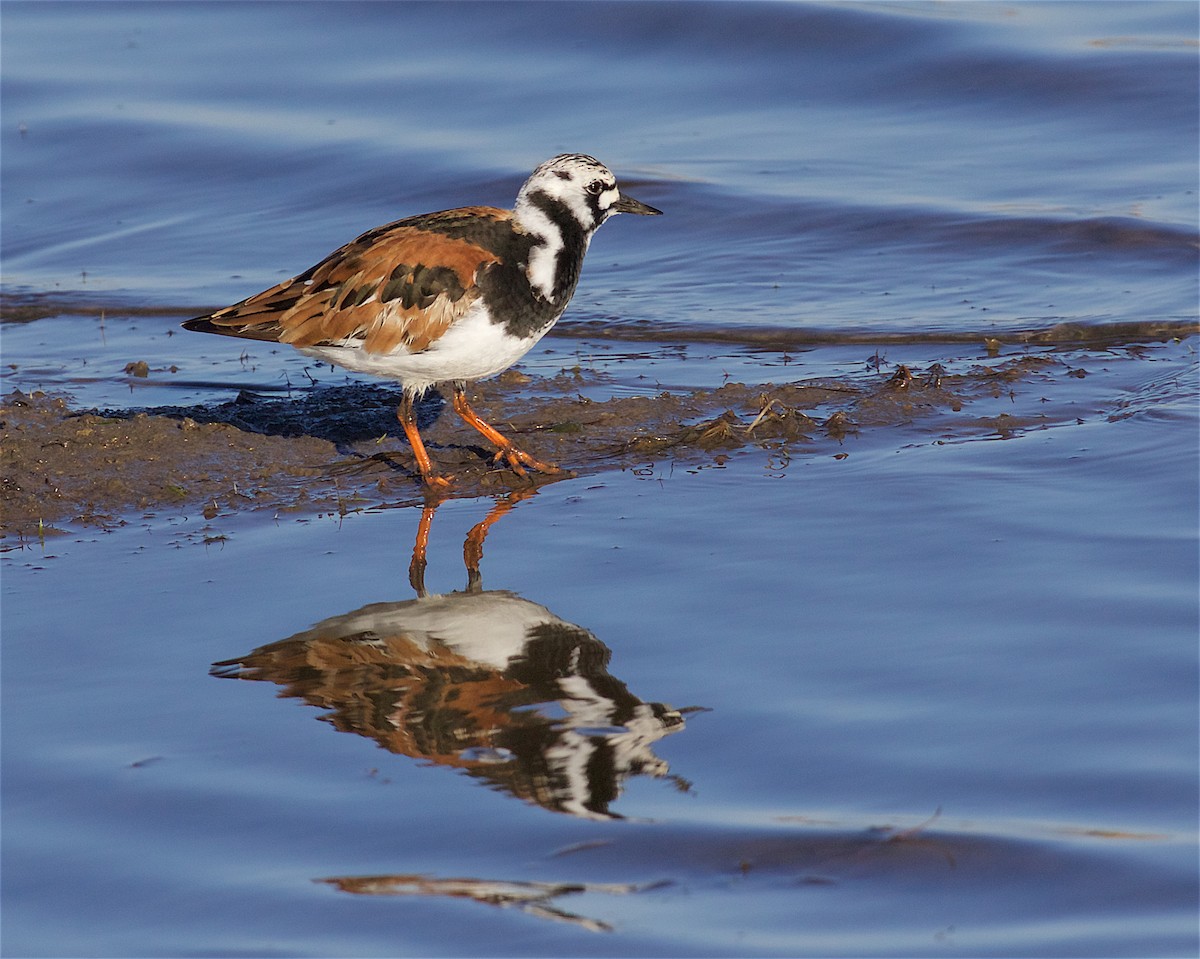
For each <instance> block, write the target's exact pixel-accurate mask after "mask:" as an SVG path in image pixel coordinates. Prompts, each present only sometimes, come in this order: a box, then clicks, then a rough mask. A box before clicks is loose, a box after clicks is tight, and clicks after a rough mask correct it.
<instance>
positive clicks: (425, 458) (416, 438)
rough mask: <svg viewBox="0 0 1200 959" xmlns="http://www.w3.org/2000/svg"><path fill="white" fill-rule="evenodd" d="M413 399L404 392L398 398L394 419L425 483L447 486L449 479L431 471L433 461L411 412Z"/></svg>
mask: <svg viewBox="0 0 1200 959" xmlns="http://www.w3.org/2000/svg"><path fill="white" fill-rule="evenodd" d="M414 399H415V398H414V397H413V396H412V394H410V393H408V392H405V394H404V398H403V399H402V400H400V406H399V408H397V410H396V419H398V420H399V421H400V425H401V427H403V429H404V435H405V436H407V437H408V445H409V446H411V447H412V451H413V456H414V457H416V460H417V469H419V470H420V471H421V478H422V479H423V480H424V481H425V485H426V486H434V487H437V486H449V485H450V480H448V479H446V477H444V476H438V475H437V474H436V473H434V471H433V461H432V460H431V459H430V458H429V453H427V452H426V451H425V443H424V441H423V440H422V439H421V431H420V430H419V429H417V417H416V414H415V413H414V412H413V401H414Z"/></svg>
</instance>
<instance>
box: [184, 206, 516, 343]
mask: <svg viewBox="0 0 1200 959" xmlns="http://www.w3.org/2000/svg"><path fill="white" fill-rule="evenodd" d="M511 217H512V214H511V213H509V212H507V211H505V210H498V209H495V208H493V207H466V208H463V209H460V210H447V211H445V212H443V213H430V214H426V215H424V216H417V217H412V218H410V219H407V220H400V221H398V222H396V223H391V224H388V225H387V226H382V227H378V228H377V229H374V230H371V231H369V232H368V233H364V234H363V235H362V236H360V237H359V238H358V239H356V240H354V241H352V242H350V243H347V244H346V245H345V246H343V247H341V248H340V249H338V250H335V251H334V252H333V253H331V254H330V255H329V256H327V257H326V258H325V259H324V260H322V261H321V262H320V263H318V264H317V265H316V266H314V267H312V268H311V269H309V270H307V271H305V272H304V273H301V274H300V275H299V276H295V277H292V279H290V280H285V281H284V282H282V283H280V284H278V285H277V286H273V287H271V289H269V290H264V291H263V292H262V293H257V294H255V295H254V296H252V297H250V298H249V299H246V300H242V302H240V303H235V304H234V305H233V306H229V307H226V308H225V309H223V310H218V311H217V312H216V313H213V314H212V315H210V316H203V317H197V318H196V319H194V320H189V321H188V322H187V323H185V324H184V326H185V327H186V328H187V329H190V330H198V331H201V332H206V333H225V334H228V335H231V336H241V337H247V338H250V339H260V340H273V341H278V342H281V343H290V344H292V345H293V346H299V347H304V346H319V345H326V344H340V343H343V342H345V341H346V340H360V341H361V346H362V348H363V349H365V350H366V351H367V352H369V353H387V352H391V351H392V350H395V349H397V348H398V347H403V348H404V349H406V350H408V351H410V352H417V351H419V350H423V349H425V348H426V347H428V346H429V344H430V343H432V342H433V341H434V340H436V339H437V338H438V337H440V336H441V335H442V334H443V333H445V332H446V330H447V329H448V328H449V327H450V325H451V324H452V323H454V321H455V320H457V319H459V318H460V317H462V316H463V314H464V313H466V312H467V310H468V309H470V307H471V306H472V304H474V303H475V302H476V300H478V299H479V296H480V292H479V288H478V286H477V280H478V275H479V272H480V271H481V270H482V269H484V268H485V267H487V266H489V265H490V264H492V263H495V262H497V261H498V260H499V257H498V256H497V255H496V253H494V252H493V251H491V250H489V249H487V248H485V247H484V246H481V245H480V244H479V243H478V242H475V241H474V240H472V239H470V238H469V236H470V234H471V233H477V234H482V232H483V231H481V230H472V229H471V224H472V223H476V224H478V223H480V222H481V221H482V222H483V223H491V224H498V223H499V221H508V220H510V219H511ZM479 238H480V239H481V240H482V239H483V237H482V235H480V237H479Z"/></svg>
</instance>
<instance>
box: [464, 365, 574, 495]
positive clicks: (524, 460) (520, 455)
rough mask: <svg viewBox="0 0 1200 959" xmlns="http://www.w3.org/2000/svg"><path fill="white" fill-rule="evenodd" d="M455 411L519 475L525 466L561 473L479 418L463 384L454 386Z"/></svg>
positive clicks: (539, 470) (541, 470) (540, 470)
mask: <svg viewBox="0 0 1200 959" xmlns="http://www.w3.org/2000/svg"><path fill="white" fill-rule="evenodd" d="M454 412H456V413H457V414H458V415H459V416H461V417H462V418H463V422H464V423H466V424H467V425H468V426H471V427H474V428H475V429H477V430H478V431H479V432H480V433H481V434H482V435H483V437H484V438H485V439H486V440H487V441H488V442H489V443H491V444H492V445H493V446H495V447H496V449H497V451H498V452H497V453H496V459H497V460H499V459H501V458H503V459H504V461H505V462H507V463H508V466H509V469H511V470H512V471H513V472H514V473H516V474H517V475H518V476H524V475H525V469H524V467H526V466H528V467H529V468H530V469H535V470H537V471H538V472H539V473H561V472H562V470H561V469H559V468H558V467H557V466H553V465H551V464H550V463H543V462H541V461H540V460H536V459H534V458H533V457H532V456H530V455H529V454H528V453H526V452H525V451H524V450H519V449H517V448H516V447H515V446H514V445H513V442H512V440H510V439H509V438H508V437H507V436H505V435H504V434H503V433H501V432H500V431H499V430H498V429H496V428H495V427H494V426H489V425H488V424H487V423H485V422H484V421H483V420H481V419H480V418H479V414H478V413H476V412H475V411H474V410H473V409H471V405H470V404H469V403H468V402H467V394H466V391H465V390H463V388H462V387H461V386H456V387H455V388H454Z"/></svg>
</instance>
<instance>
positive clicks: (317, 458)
mask: <svg viewBox="0 0 1200 959" xmlns="http://www.w3.org/2000/svg"><path fill="white" fill-rule="evenodd" d="M1067 370H1068V367H1067V366H1066V365H1065V364H1064V363H1063V361H1062V360H1060V359H1057V358H1055V357H1054V356H1053V355H1048V354H1039V355H1026V356H1019V357H1015V358H1009V359H1006V360H1002V361H997V362H995V363H985V364H980V365H978V366H975V367H973V368H971V369H969V370H967V371H966V372H963V373H957V374H950V373H948V372H947V371H946V370H945V369H944V368H943V367H941V365H940V364H934V366H932V367H930V368H929V369H921V370H918V369H908V368H905V367H900V368H899V369H898V370H897V371H896V372H894V373H892V374H891V375H890V376H889V374H888V373H887V372H880V371H877V370H872V371H868V372H867V373H865V374H861V375H855V376H848V377H845V378H840V379H836V380H834V379H824V380H807V381H800V382H794V383H789V384H782V385H773V384H757V385H746V384H742V383H727V384H725V385H723V386H721V387H719V388H717V389H713V390H694V391H691V392H662V393H659V394H658V395H653V396H618V397H614V398H612V399H608V400H603V401H600V400H592V399H588V398H586V397H584V396H582V395H580V392H579V391H580V389H582V388H583V386H584V385H585V384H586V377H587V376H588V375H590V374H587V373H585V372H576V373H575V374H574V375H569V374H562V375H559V376H556V377H548V378H535V377H529V376H527V375H525V374H523V373H518V372H513V371H510V372H509V373H508V374H505V375H503V376H501V377H499V378H497V379H496V380H493V381H491V382H489V383H486V384H484V385H483V386H482V387H480V388H478V389H477V390H476V391H475V393H476V396H475V397H474V398H473V402H474V403H475V404H476V409H477V410H478V411H479V412H480V414H481V415H482V416H483V418H484V419H486V420H488V421H489V422H491V423H494V424H495V425H496V426H497V427H499V428H500V429H501V430H502V431H504V432H506V433H508V434H509V435H511V436H512V437H513V438H514V439H515V440H516V442H517V443H518V445H520V446H521V447H523V448H524V449H526V450H527V451H528V452H530V453H531V454H533V455H534V456H535V457H537V458H538V459H541V460H544V461H548V462H552V463H557V464H559V465H560V466H562V467H564V468H565V469H567V470H569V471H570V473H569V474H568V475H579V474H589V473H599V472H603V471H607V470H623V469H634V470H638V471H641V472H643V473H646V472H652V471H654V470H655V469H658V468H661V467H664V466H666V467H672V466H676V465H683V466H685V467H694V468H700V467H703V466H705V465H714V464H715V465H720V464H722V463H724V462H725V461H727V460H728V458H729V457H730V456H732V455H735V454H736V455H742V454H745V453H746V452H748V451H753V450H756V449H757V450H760V451H765V452H766V453H767V456H768V458H769V459H770V460H771V462H773V463H778V462H780V461H782V462H790V461H791V460H792V459H793V458H794V457H795V456H797V455H821V454H824V455H828V456H836V457H837V458H839V459H842V458H844V457H845V456H846V455H847V451H846V447H845V444H846V443H847V440H848V439H849V438H851V437H857V438H858V440H859V441H861V439H862V435H863V433H864V431H878V430H881V429H889V428H891V429H896V428H900V427H912V426H914V425H915V424H922V425H921V429H922V430H924V431H925V433H926V434H928V433H931V432H935V431H936V435H937V436H941V437H944V438H949V439H958V438H968V437H972V436H992V437H995V436H1007V435H1012V434H1013V433H1015V432H1018V431H1020V430H1023V429H1028V428H1031V427H1037V426H1039V425H1043V424H1045V423H1046V422H1048V420H1047V414H1044V413H1039V415H1037V416H1024V417H1022V416H1017V415H1016V414H1013V415H1007V416H996V415H992V414H990V413H989V415H976V416H968V415H965V413H964V410H965V408H966V407H967V406H969V405H971V404H973V403H975V402H977V401H979V400H987V399H989V398H990V399H995V398H997V397H1003V396H1005V395H1009V394H1012V393H1013V391H1014V390H1015V388H1016V387H1017V386H1019V385H1020V384H1022V383H1024V382H1027V381H1029V380H1030V379H1033V378H1039V377H1041V378H1044V377H1045V376H1046V375H1049V374H1053V375H1055V376H1057V374H1059V373H1062V374H1064V375H1065V374H1066V372H1067ZM399 398H400V394H399V392H398V391H397V390H393V389H388V388H386V387H383V386H375V385H364V386H343V387H332V388H323V389H322V388H318V389H313V390H311V391H309V392H307V393H305V394H303V395H301V396H298V397H294V398H265V397H262V396H259V395H257V394H254V393H248V392H243V393H241V394H239V395H238V396H236V397H235V398H234V399H232V400H230V401H228V402H225V403H221V404H216V405H207V406H190V407H158V408H155V409H146V410H139V411H97V410H92V411H80V410H73V409H71V408H70V407H69V406H68V404H67V401H66V400H65V399H63V398H62V397H55V396H49V395H45V394H40V393H35V394H32V395H27V394H23V393H20V392H14V393H11V394H9V395H8V396H6V397H4V398H3V400H2V401H0V428H2V431H3V448H2V449H0V504H2V506H3V517H2V526H0V531H2V532H3V533H4V534H5V535H12V534H14V533H15V534H19V535H21V536H25V537H28V536H34V535H44V533H45V532H46V531H47V529H48V527H50V525H51V524H55V523H63V522H81V523H87V524H97V525H106V524H112V523H117V522H120V521H121V517H122V516H123V515H127V514H128V513H130V512H132V511H154V510H161V509H172V510H176V511H183V510H187V509H192V508H197V509H200V510H202V511H203V512H204V515H206V516H209V517H212V516H216V515H218V514H219V513H222V512H227V511H233V510H241V509H245V508H247V507H253V508H258V509H271V510H275V511H281V510H311V511H338V512H342V513H344V512H347V511H350V510H356V509H362V508H366V507H371V506H376V505H380V504H387V505H407V504H410V503H416V502H420V501H421V499H422V490H421V487H420V485H419V483H418V481H417V478H416V474H415V471H414V468H413V462H412V457H411V454H410V451H409V449H408V447H407V445H406V444H405V443H404V441H403V439H402V438H401V437H402V434H401V433H400V430H399V428H398V424H397V421H396V418H395V409H396V404H397V403H398V402H399ZM445 407H446V404H445V402H444V401H443V399H442V398H441V397H440V396H438V395H436V394H431V395H429V396H428V397H426V398H425V400H424V401H423V402H422V403H421V404H420V407H419V411H418V413H419V420H420V423H421V427H422V432H423V433H424V435H425V437H426V442H427V443H428V445H429V448H430V450H431V453H432V455H433V457H434V459H435V462H436V464H437V466H438V468H439V469H440V470H441V471H443V472H445V473H448V474H450V475H452V476H453V477H454V480H455V485H454V487H453V490H452V493H451V495H458V496H478V495H483V494H487V493H494V492H497V491H499V492H503V491H506V490H509V489H515V488H520V487H522V486H528V485H529V484H530V482H531V481H530V480H527V479H522V478H520V477H518V476H516V475H514V474H513V473H512V472H510V471H508V470H505V469H499V468H496V467H495V466H494V464H493V461H492V451H491V450H488V449H485V448H483V445H482V440H481V439H480V437H479V436H478V434H476V433H475V432H474V431H473V430H471V429H469V428H468V427H466V426H465V425H463V424H462V423H461V422H459V421H458V419H457V417H455V416H454V415H453V414H452V413H450V412H449V411H448V410H446V409H445ZM981 412H982V411H981ZM443 413H446V415H443ZM960 413H963V415H956V414H960ZM556 478H558V477H549V478H547V477H537V478H536V479H535V480H534V482H550V481H553V480H554V479H556Z"/></svg>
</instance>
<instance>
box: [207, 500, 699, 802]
mask: <svg viewBox="0 0 1200 959" xmlns="http://www.w3.org/2000/svg"><path fill="white" fill-rule="evenodd" d="M528 495H532V494H531V493H522V494H516V495H513V496H509V497H506V498H504V499H501V500H499V501H498V502H497V503H496V504H495V506H494V507H493V508H492V510H491V512H489V513H488V515H487V517H486V518H485V519H484V520H483V521H482V522H480V523H478V524H477V525H476V526H475V527H474V528H473V529H472V530H471V531H470V533H468V535H467V538H466V542H465V543H464V546H463V555H464V559H465V562H466V566H467V576H468V579H467V587H466V589H465V590H464V591H462V592H454V593H450V594H446V595H436V594H429V593H428V592H427V591H426V589H425V584H424V573H425V563H426V560H425V554H426V548H427V546H428V542H429V535H430V529H431V526H432V521H433V516H434V512H435V511H436V508H437V504H436V503H431V504H430V505H428V506H426V507H425V509H424V511H423V513H422V516H421V521H420V524H419V526H418V531H417V538H416V544H415V546H414V549H413V558H412V564H411V566H410V568H409V579H410V582H411V584H412V586H413V588H414V590H415V591H416V593H417V598H416V599H409V600H405V601H402V602H392V603H373V604H371V605H369V606H364V607H362V608H361V609H357V610H354V611H353V612H349V613H344V614H342V615H340V616H332V617H330V618H329V619H326V620H324V621H323V622H321V623H318V624H317V625H316V626H314V627H312V628H311V629H308V630H305V631H304V632H302V633H298V634H296V635H295V636H292V637H290V638H288V639H284V640H280V641H279V642H275V643H271V644H270V645H267V646H261V647H259V648H258V649H256V650H254V651H253V652H251V653H248V654H246V655H245V656H242V657H239V658H237V659H231V660H227V661H224V662H220V663H215V664H214V665H213V667H212V670H211V672H212V674H213V675H214V676H219V677H225V678H234V679H257V680H268V681H270V682H273V683H276V684H278V685H279V686H281V687H283V692H282V693H281V695H282V696H287V697H297V698H300V699H303V700H304V701H305V702H306V703H308V704H310V705H313V706H317V707H320V708H321V709H324V710H328V712H327V714H326V715H324V716H322V717H321V718H322V719H324V720H326V721H328V722H330V723H332V724H333V725H334V726H335V727H336V728H337V729H339V730H342V731H343V732H354V733H358V734H359V735H361V736H367V737H369V738H371V739H373V740H375V741H376V742H377V743H378V744H379V745H380V746H382V747H383V748H384V749H387V750H388V751H390V752H393V753H399V754H402V755H405V756H411V757H414V758H419V759H422V760H426V761H429V762H432V763H436V764H437V765H440V766H451V767H455V768H457V769H461V770H462V771H464V772H465V773H467V774H468V775H470V776H473V777H476V778H478V779H480V780H482V781H484V782H485V783H487V784H489V785H491V786H492V787H494V788H497V789H500V790H502V791H505V792H508V793H511V794H512V795H514V796H518V797H520V798H521V799H524V800H527V801H529V802H533V803H537V804H538V805H540V806H543V807H545V808H546V809H550V810H553V811H555V812H565V813H569V814H571V815H575V816H582V817H587V818H598V819H608V818H619V817H618V816H617V814H616V813H614V812H612V811H610V808H609V807H610V805H611V804H612V803H613V802H614V800H616V799H617V797H618V796H619V794H620V792H621V789H622V787H623V785H624V783H625V781H626V780H628V779H629V778H630V777H632V776H637V775H649V776H654V777H656V778H670V779H671V780H672V781H673V782H675V784H676V785H677V786H680V788H686V783H684V782H682V781H681V780H679V779H677V778H676V777H671V776H669V774H668V767H667V764H666V762H664V761H663V760H661V759H659V758H658V757H657V756H655V755H654V753H653V751H652V746H653V744H654V743H655V742H656V741H657V740H659V739H661V738H662V737H663V736H666V735H667V734H669V733H673V732H678V731H679V730H681V729H682V728H683V726H684V718H683V714H682V713H681V712H680V711H679V710H676V709H673V708H672V707H670V706H667V705H665V704H662V703H650V702H645V701H643V700H641V699H639V698H638V697H636V696H634V695H633V694H632V693H631V692H629V690H628V689H627V688H626V686H625V684H624V683H622V682H621V681H620V680H618V679H617V678H615V677H614V676H612V675H611V674H610V673H609V672H608V663H609V658H610V655H611V654H610V650H609V649H608V647H607V646H605V645H604V644H603V643H602V642H600V640H598V639H597V638H596V637H595V636H593V635H592V634H591V633H590V632H588V631H587V630H586V629H583V628H582V627H580V626H576V625H573V624H572V623H568V622H566V621H564V620H562V619H560V618H559V617H557V616H555V615H554V613H552V612H551V611H550V610H548V609H547V608H546V607H545V606H540V605H538V604H537V603H533V602H530V601H529V600H527V599H523V598H522V597H520V596H518V595H517V594H516V593H512V592H509V591H507V590H484V589H483V588H482V583H481V577H480V573H479V563H480V560H481V557H482V555H483V543H484V538H485V537H486V536H487V533H488V530H489V529H490V528H491V526H492V525H493V524H494V523H495V522H496V521H497V520H499V519H500V518H501V517H502V516H504V515H505V514H506V513H507V512H509V511H510V510H511V509H512V508H513V507H514V506H515V505H516V504H517V502H519V501H520V500H521V499H523V498H525V497H526V496H528Z"/></svg>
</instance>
